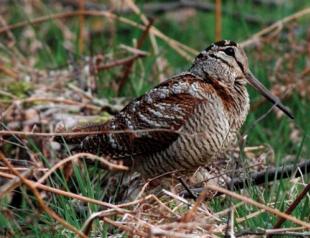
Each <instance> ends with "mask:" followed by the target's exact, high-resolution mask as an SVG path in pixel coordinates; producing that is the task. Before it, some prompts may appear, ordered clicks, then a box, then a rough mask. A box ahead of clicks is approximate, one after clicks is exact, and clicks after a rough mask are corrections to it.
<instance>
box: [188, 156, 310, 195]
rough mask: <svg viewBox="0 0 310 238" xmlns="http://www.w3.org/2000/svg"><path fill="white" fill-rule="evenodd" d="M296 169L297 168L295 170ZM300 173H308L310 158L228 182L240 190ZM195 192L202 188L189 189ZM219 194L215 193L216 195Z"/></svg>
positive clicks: (297, 175) (296, 175)
mask: <svg viewBox="0 0 310 238" xmlns="http://www.w3.org/2000/svg"><path fill="white" fill-rule="evenodd" d="M297 169H298V170H297ZM295 172H296V173H295ZM302 173H304V174H305V173H310V160H307V161H304V162H301V163H299V164H296V165H294V164H289V165H285V166H283V167H282V168H271V169H267V170H266V171H262V172H258V173H252V174H250V175H249V178H248V179H247V178H239V177H237V178H232V180H231V182H230V184H231V186H232V188H233V189H234V190H240V189H243V188H246V187H249V186H253V185H260V184H263V183H265V182H266V181H267V182H268V181H269V182H270V181H274V180H279V179H285V178H289V177H291V176H293V175H294V177H299V176H301V175H302ZM191 190H192V192H194V193H195V194H197V193H200V192H202V191H203V189H202V188H196V189H191ZM182 195H184V196H185V197H187V196H189V194H187V193H186V192H183V193H182ZM219 195H221V194H220V193H219V194H216V196H219Z"/></svg>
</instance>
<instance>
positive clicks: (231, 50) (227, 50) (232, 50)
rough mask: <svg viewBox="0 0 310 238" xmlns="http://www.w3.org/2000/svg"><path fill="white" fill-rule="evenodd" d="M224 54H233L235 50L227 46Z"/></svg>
mask: <svg viewBox="0 0 310 238" xmlns="http://www.w3.org/2000/svg"><path fill="white" fill-rule="evenodd" d="M224 52H225V54H226V55H230V56H235V51H234V49H233V48H232V47H228V48H226V49H225V50H224Z"/></svg>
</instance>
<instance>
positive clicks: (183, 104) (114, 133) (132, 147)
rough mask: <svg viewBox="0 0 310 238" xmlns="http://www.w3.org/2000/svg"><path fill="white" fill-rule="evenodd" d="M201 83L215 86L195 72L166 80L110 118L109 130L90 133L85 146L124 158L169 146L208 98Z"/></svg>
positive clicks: (106, 126) (207, 88)
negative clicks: (91, 134) (94, 134)
mask: <svg viewBox="0 0 310 238" xmlns="http://www.w3.org/2000/svg"><path fill="white" fill-rule="evenodd" d="M200 87H202V88H204V90H207V91H208V90H212V89H213V88H212V87H211V86H210V85H209V84H207V83H205V82H204V81H203V80H202V79H201V78H198V77H197V76H195V75H193V74H191V73H186V74H182V75H178V76H175V77H173V78H171V79H170V80H167V81H165V82H163V83H162V84H160V85H158V86H157V87H155V88H153V89H152V90H151V91H149V92H148V93H146V94H145V95H143V96H141V97H139V98H137V99H135V100H134V101H132V102H131V103H129V104H128V105H127V106H126V107H125V108H124V109H123V110H122V111H121V112H120V113H119V114H117V115H116V116H115V118H113V119H112V120H110V121H109V122H107V123H106V124H105V127H104V130H105V132H106V133H104V134H101V135H96V136H89V137H87V138H86V139H85V140H84V141H83V142H82V146H81V147H82V150H83V151H88V152H93V153H99V154H107V155H110V156H112V157H114V158H115V159H121V158H125V157H130V156H133V155H141V154H148V153H153V152H156V151H160V150H163V149H165V148H167V147H168V146H169V145H171V144H172V142H174V141H175V140H176V139H177V138H178V136H179V133H178V132H179V129H181V128H182V126H183V125H184V123H185V122H186V120H188V118H189V117H190V116H191V115H192V113H193V111H194V109H195V107H197V106H198V105H200V104H201V103H205V102H206V100H207V99H206V98H205V97H204V95H202V94H201V93H200V92H199V89H198V88H200Z"/></svg>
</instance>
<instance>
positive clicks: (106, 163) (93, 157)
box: [38, 153, 128, 183]
mask: <svg viewBox="0 0 310 238" xmlns="http://www.w3.org/2000/svg"><path fill="white" fill-rule="evenodd" d="M80 158H84V159H90V160H98V161H100V162H101V163H102V164H103V165H104V166H105V167H106V168H107V169H109V170H128V168H127V167H126V166H123V165H120V164H113V163H111V162H109V161H108V160H106V159H104V158H103V157H99V156H97V155H94V154H89V153H78V154H75V155H72V156H69V157H67V158H65V159H63V160H61V161H59V162H58V163H56V164H55V165H54V166H53V167H52V168H51V169H50V170H49V171H47V172H45V173H44V175H43V176H42V177H41V178H40V179H39V180H38V183H43V182H44V181H45V180H46V179H47V178H48V177H49V176H50V175H51V174H52V173H53V172H55V170H57V169H58V168H59V167H61V166H63V165H64V164H66V163H68V162H70V161H72V160H77V159H80Z"/></svg>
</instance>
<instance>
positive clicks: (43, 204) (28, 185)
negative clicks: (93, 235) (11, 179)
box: [0, 153, 87, 238]
mask: <svg viewBox="0 0 310 238" xmlns="http://www.w3.org/2000/svg"><path fill="white" fill-rule="evenodd" d="M0 160H2V161H3V162H4V163H5V164H6V166H8V167H9V168H10V169H11V171H12V173H13V174H15V175H16V176H18V177H19V178H20V180H21V181H22V182H23V183H24V184H25V185H26V186H27V187H29V189H30V190H31V191H32V193H33V194H34V196H35V197H36V199H37V202H38V204H39V206H40V207H41V209H42V210H44V211H45V212H46V213H47V214H48V215H49V216H50V217H52V218H54V219H55V220H56V221H58V222H59V223H60V224H62V225H63V226H64V227H65V228H67V229H68V230H70V231H72V232H74V233H75V234H77V235H78V236H79V237H83V238H87V236H85V235H84V234H83V233H82V232H80V231H79V230H78V229H76V228H75V227H74V226H72V225H71V224H69V223H67V222H66V221H65V220H64V219H62V218H61V217H60V216H58V215H57V213H56V212H54V211H53V210H52V209H50V208H49V207H48V206H47V205H46V204H45V202H44V201H43V199H42V198H41V195H40V193H39V192H38V190H37V189H36V187H35V186H33V184H32V183H31V182H29V181H30V180H28V179H26V178H25V177H24V176H22V175H21V174H20V173H19V172H18V171H17V170H16V169H15V168H14V167H13V166H12V165H11V163H10V162H9V161H8V160H7V159H6V158H5V157H4V156H3V154H2V153H0Z"/></svg>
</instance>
